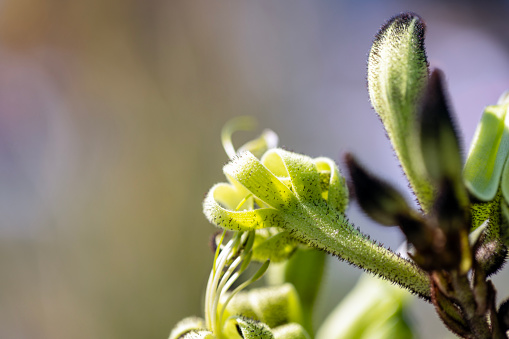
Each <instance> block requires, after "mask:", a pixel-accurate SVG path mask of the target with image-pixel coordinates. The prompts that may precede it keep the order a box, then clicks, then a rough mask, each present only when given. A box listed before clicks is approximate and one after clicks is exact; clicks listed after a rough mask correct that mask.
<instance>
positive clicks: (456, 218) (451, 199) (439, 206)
mask: <svg viewBox="0 0 509 339" xmlns="http://www.w3.org/2000/svg"><path fill="white" fill-rule="evenodd" d="M453 185H454V183H453V182H451V180H449V179H448V178H444V179H443V180H442V182H441V184H440V188H439V190H438V194H437V198H436V200H435V204H434V206H433V213H434V215H436V217H437V220H438V227H440V229H442V230H443V231H444V232H445V233H446V234H448V235H449V234H451V233H454V232H458V231H459V230H467V231H469V228H470V223H469V221H470V218H469V214H468V210H467V209H466V208H465V207H464V206H463V205H462V204H461V202H460V201H459V200H458V198H459V197H458V196H457V194H456V190H455V189H454V186H453Z"/></svg>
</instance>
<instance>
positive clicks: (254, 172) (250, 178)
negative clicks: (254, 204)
mask: <svg viewBox="0 0 509 339" xmlns="http://www.w3.org/2000/svg"><path fill="white" fill-rule="evenodd" d="M223 171H224V173H225V174H226V175H229V176H231V177H233V178H235V180H237V181H238V182H239V183H241V184H242V185H243V186H244V187H245V188H247V189H248V190H249V191H250V192H251V193H252V194H253V195H255V196H256V197H257V198H259V199H260V200H262V201H263V202H265V203H266V204H267V205H269V206H271V207H273V208H277V209H281V210H286V209H289V208H293V207H294V206H295V205H296V204H297V201H296V197H295V195H294V194H293V193H292V192H291V191H290V189H289V188H288V187H287V186H286V185H285V184H284V183H283V182H281V181H280V180H279V179H278V178H277V177H276V176H275V175H274V174H273V173H272V172H271V171H269V170H268V169H267V167H265V166H264V165H263V164H262V163H261V162H260V161H259V160H258V159H257V158H256V157H255V156H254V155H252V154H251V153H249V152H246V153H243V154H242V155H240V156H238V157H236V158H234V159H233V160H232V161H231V162H229V163H228V164H226V166H224V168H223Z"/></svg>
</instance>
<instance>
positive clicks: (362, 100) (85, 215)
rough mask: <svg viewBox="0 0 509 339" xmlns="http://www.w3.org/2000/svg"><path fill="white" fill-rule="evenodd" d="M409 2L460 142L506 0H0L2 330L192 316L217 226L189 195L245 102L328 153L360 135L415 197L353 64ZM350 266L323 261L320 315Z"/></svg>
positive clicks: (207, 177) (49, 332)
mask: <svg viewBox="0 0 509 339" xmlns="http://www.w3.org/2000/svg"><path fill="white" fill-rule="evenodd" d="M407 10H411V11H414V12H417V13H419V14H420V15H421V16H422V17H423V18H424V19H425V20H426V22H427V26H428V32H427V40H426V44H427V48H428V56H429V61H430V64H431V66H432V67H440V68H441V69H442V70H444V72H445V73H446V76H447V82H448V86H449V93H450V95H451V100H450V104H451V106H452V107H454V111H455V112H456V114H457V126H458V127H459V128H461V135H462V138H463V145H464V148H465V151H466V150H468V146H467V145H468V143H469V142H470V139H471V138H472V135H473V132H474V129H475V125H476V123H477V121H478V120H479V118H480V114H481V112H482V110H483V107H484V106H486V105H488V104H493V103H495V102H496V100H497V98H498V97H499V95H500V94H501V93H502V92H503V91H505V90H507V89H509V20H508V19H507V18H508V17H509V16H508V14H509V2H508V1H495V0H491V1H482V2H481V1H427V2H424V1H410V2H403V1H373V0H371V1H370V0H365V1H346V0H344V1H336V0H328V1H327V0H323V1H322V0H321V1H303V0H292V1H290V0H281V1H269V0H261V1H242V0H241V1H239V0H231V1H227V0H215V1H210V0H195V1H190V0H166V1H163V0H88V1H57V0H4V1H2V2H1V3H0V187H1V189H0V267H1V278H0V337H1V338H16V339H18V338H37V339H46V338H48V339H49V338H52V339H53V338H77V339H79V338H123V339H127V338H166V337H167V336H168V334H169V331H170V330H171V328H172V327H173V325H174V324H175V323H176V322H177V321H178V320H179V319H181V318H183V317H185V316H190V315H202V296H203V289H204V286H205V283H206V279H207V277H208V272H209V268H210V267H211V262H212V253H211V251H210V249H209V246H208V241H209V237H210V235H211V234H212V233H213V232H215V231H216V229H215V228H214V227H213V226H212V225H210V224H208V222H207V221H206V220H205V218H204V216H203V214H202V207H201V202H202V199H203V197H204V194H205V193H206V192H207V190H208V189H209V188H210V187H211V186H212V184H214V183H215V182H217V181H221V180H224V177H223V174H222V165H223V164H224V163H225V162H226V161H227V157H226V155H225V154H224V152H223V150H222V147H221V145H220V140H219V134H220V129H221V127H222V125H223V124H224V123H225V122H226V121H227V120H228V119H230V118H232V117H235V116H238V115H252V116H254V117H256V118H257V120H258V121H259V125H260V130H261V128H265V127H269V128H272V129H273V130H275V131H276V132H277V133H278V134H279V136H280V140H281V143H282V145H284V146H286V147H287V148H288V149H290V150H294V151H297V152H302V153H305V154H308V155H311V156H328V157H331V158H333V159H335V160H336V161H337V162H338V163H339V164H340V166H342V165H341V161H342V160H341V159H342V154H343V153H344V152H346V151H350V152H354V153H355V154H356V155H357V156H358V157H359V159H360V160H361V161H362V162H363V163H364V164H365V165H366V166H367V167H368V168H370V169H371V170H373V171H374V172H376V173H377V174H378V175H380V176H382V177H385V178H387V179H388V180H389V181H391V182H393V183H394V184H395V185H397V186H398V187H399V188H400V189H401V190H404V191H405V192H407V193H406V194H407V197H408V199H409V200H413V197H412V196H411V194H410V193H408V190H407V183H406V181H405V179H404V177H403V175H402V173H401V170H400V168H399V167H398V164H397V161H396V159H395V157H394V155H393V153H392V150H391V147H390V145H389V142H388V140H387V139H386V137H385V133H384V130H383V128H382V126H381V124H380V122H379V120H378V118H377V117H376V114H375V113H374V112H373V110H372V109H371V106H370V103H369V100H368V94H367V90H366V75H365V73H366V58H367V53H368V51H369V48H370V45H371V42H372V39H373V37H374V35H375V33H376V32H377V30H378V28H379V27H380V26H381V25H382V24H383V22H384V21H385V20H387V19H388V18H389V17H391V16H392V15H394V14H397V13H399V12H402V11H407ZM253 136H254V134H249V133H244V134H239V135H236V136H235V137H236V138H235V141H236V142H237V143H239V144H240V143H242V141H245V140H247V138H249V137H253ZM349 216H350V219H351V220H352V221H353V222H354V223H355V224H356V225H357V226H359V227H360V228H361V229H362V230H363V231H364V232H367V233H370V234H372V235H373V237H374V238H376V239H380V241H381V242H383V243H384V244H386V245H387V246H390V247H391V248H397V247H398V246H399V244H400V242H401V241H402V236H401V235H400V233H399V232H398V231H397V229H392V228H382V227H378V226H375V225H373V223H371V222H370V221H369V220H368V219H367V218H366V217H365V216H364V215H362V213H360V212H359V210H358V208H356V207H355V205H352V207H351V208H350V211H349ZM359 273H360V272H359V270H357V269H355V268H352V267H350V266H348V265H347V264H346V263H342V262H339V261H337V260H336V259H331V260H330V261H329V270H328V273H327V281H326V284H325V288H324V291H323V293H322V294H321V300H320V304H319V307H318V310H317V311H318V312H317V322H320V320H321V319H323V317H324V316H325V314H326V313H327V312H328V311H329V310H330V309H331V308H332V307H333V306H334V304H335V303H337V302H338V301H339V300H340V299H341V297H342V296H343V295H344V294H345V293H346V292H347V291H348V289H350V288H351V287H352V286H353V284H354V283H355V280H356V279H357V277H358V275H359ZM504 279H505V280H504ZM508 279H509V277H506V278H504V277H501V278H500V279H499V280H497V286H498V287H501V288H500V289H499V291H500V293H499V299H500V298H503V297H505V296H507V295H508V294H509V291H508V290H507V289H508V288H507V286H508V285H509V284H507V281H508ZM504 285H505V286H504ZM412 318H413V322H414V324H415V325H416V326H417V328H418V330H419V332H420V335H421V337H422V338H444V337H447V336H449V337H451V336H450V335H448V334H447V332H446V330H445V329H442V325H441V324H440V322H439V320H438V318H437V317H436V316H435V315H434V314H433V309H432V307H431V306H429V305H426V304H425V303H424V302H422V301H416V302H415V303H414V309H413V312H412Z"/></svg>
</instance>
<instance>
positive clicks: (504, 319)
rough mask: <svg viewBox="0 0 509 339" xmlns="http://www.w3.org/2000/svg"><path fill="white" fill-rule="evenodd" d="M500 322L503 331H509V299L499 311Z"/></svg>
mask: <svg viewBox="0 0 509 339" xmlns="http://www.w3.org/2000/svg"><path fill="white" fill-rule="evenodd" d="M498 322H499V325H500V327H501V328H502V330H503V331H507V330H509V299H507V300H506V301H504V302H503V303H502V305H500V307H499V309H498Z"/></svg>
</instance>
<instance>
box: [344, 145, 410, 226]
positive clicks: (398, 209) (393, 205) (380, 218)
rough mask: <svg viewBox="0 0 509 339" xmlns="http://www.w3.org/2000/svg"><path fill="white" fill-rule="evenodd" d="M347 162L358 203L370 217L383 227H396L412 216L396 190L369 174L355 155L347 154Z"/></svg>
mask: <svg viewBox="0 0 509 339" xmlns="http://www.w3.org/2000/svg"><path fill="white" fill-rule="evenodd" d="M345 162H346V165H347V167H348V170H349V172H350V176H351V179H352V184H353V191H354V192H355V196H356V197H357V201H358V202H359V205H360V206H361V208H362V209H363V210H364V212H366V214H368V216H370V217H371V218H372V219H373V220H375V221H376V222H378V223H380V224H382V225H385V226H395V225H398V223H399V220H400V219H402V218H405V217H407V216H409V215H411V210H410V207H409V206H408V204H407V203H406V201H405V199H404V198H403V197H402V196H401V195H400V194H399V192H397V191H396V189H394V188H393V187H392V186H391V185H389V184H388V183H386V182H384V181H382V180H380V179H378V178H376V177H375V176H373V175H372V174H370V173H368V172H367V171H366V170H365V169H364V168H363V167H362V166H361V165H360V164H359V163H358V162H357V160H355V158H354V157H353V155H351V154H346V155H345Z"/></svg>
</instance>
